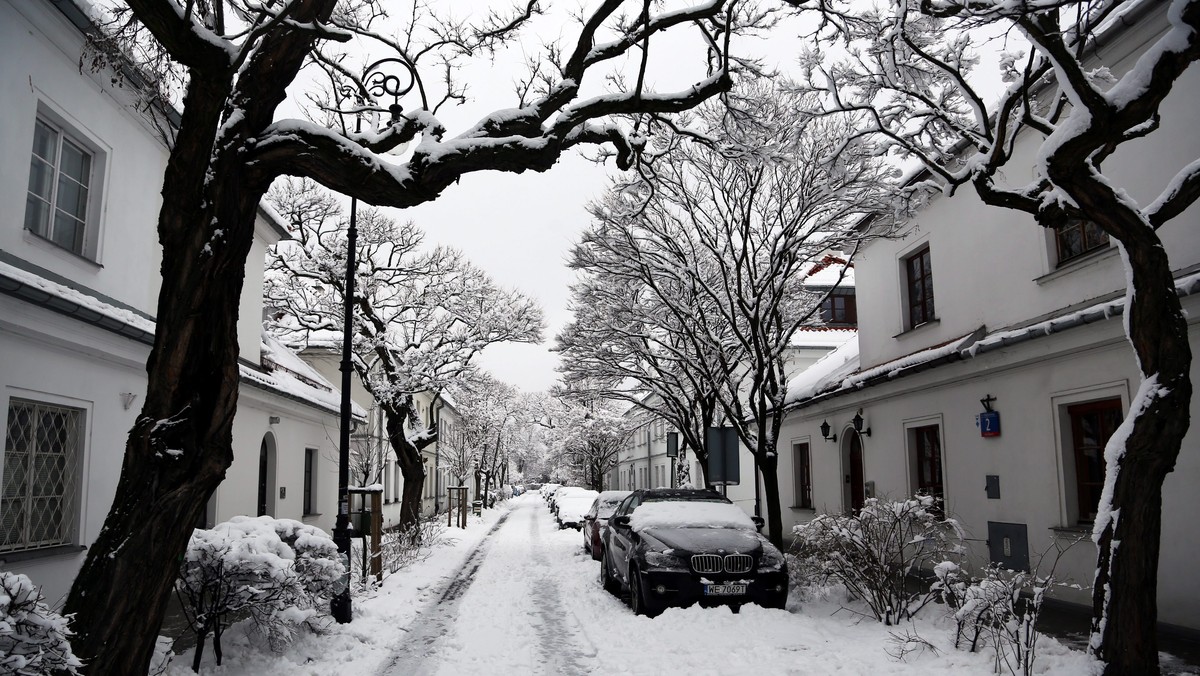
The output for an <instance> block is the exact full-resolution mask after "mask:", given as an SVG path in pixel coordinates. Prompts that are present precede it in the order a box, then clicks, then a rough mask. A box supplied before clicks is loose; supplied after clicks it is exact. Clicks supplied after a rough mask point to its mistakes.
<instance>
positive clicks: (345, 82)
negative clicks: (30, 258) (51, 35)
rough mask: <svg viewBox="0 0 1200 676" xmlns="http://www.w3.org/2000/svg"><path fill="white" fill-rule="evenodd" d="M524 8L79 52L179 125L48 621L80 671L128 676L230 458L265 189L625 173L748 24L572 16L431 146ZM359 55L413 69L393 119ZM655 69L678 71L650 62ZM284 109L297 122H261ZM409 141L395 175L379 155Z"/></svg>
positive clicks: (297, 19) (167, 7) (125, 11)
mask: <svg viewBox="0 0 1200 676" xmlns="http://www.w3.org/2000/svg"><path fill="white" fill-rule="evenodd" d="M543 4H544V3H542V2H537V1H536V0H531V1H530V2H527V3H523V4H521V5H520V6H518V7H517V8H515V10H508V11H500V12H487V11H486V10H485V11H484V14H485V16H484V18H483V19H481V20H480V21H479V22H476V23H474V24H469V23H465V22H455V21H451V20H448V19H446V18H444V17H439V16H438V15H436V14H435V10H436V8H435V7H433V5H432V3H420V2H418V3H412V4H409V5H408V7H407V8H405V9H403V10H402V12H401V14H398V15H395V16H389V15H388V7H387V6H386V5H385V3H382V2H378V1H376V0H276V1H274V2H259V1H258V0H205V1H200V2H196V1H193V0H127V2H126V5H125V6H122V7H121V11H119V12H118V13H117V14H116V16H115V19H114V20H113V21H112V22H111V23H110V24H109V25H108V26H105V27H103V31H102V32H103V33H104V35H105V36H106V39H102V40H101V41H100V42H101V43H102V45H101V46H102V48H101V49H100V50H98V52H99V53H105V54H120V55H122V58H124V57H126V56H129V55H132V58H134V60H136V61H138V62H140V64H144V65H145V67H146V70H147V71H148V72H149V73H150V74H149V75H148V77H146V78H144V80H145V82H144V83H142V85H144V86H150V87H151V88H152V90H153V91H154V92H156V93H161V94H162V95H163V97H165V98H167V99H168V100H171V99H172V97H174V99H173V100H175V101H177V102H178V103H179V105H180V106H181V114H180V115H179V116H178V118H177V119H178V123H177V125H176V126H174V127H173V128H172V130H171V131H172V132H173V133H172V134H171V135H170V136H171V137H170V142H171V146H170V155H169V158H168V161H167V168H166V172H165V176H164V180H163V186H162V191H161V193H162V196H163V200H162V207H161V209H160V212H159V219H158V238H159V242H160V244H161V245H162V263H161V271H162V277H163V280H162V286H161V289H160V291H159V293H158V307H157V310H156V313H155V315H156V318H157V325H156V333H155V342H154V346H153V349H152V352H151V354H150V358H149V360H148V363H147V365H146V368H147V374H148V377H147V381H148V382H147V393H146V397H145V399H144V404H143V407H142V411H141V413H140V415H139V416H138V418H137V420H136V422H135V424H134V426H133V428H132V429H131V431H130V434H129V437H128V440H127V444H126V450H125V458H124V462H123V464H122V469H121V476H120V479H119V481H118V485H117V489H116V492H115V495H114V498H113V503H112V508H111V511H110V512H109V514H108V516H107V518H106V521H105V524H104V526H103V528H102V530H101V532H100V534H99V535H98V537H97V538H96V540H95V541H94V542H93V543H92V544H91V546H90V547H89V548H88V552H87V557H86V560H85V562H84V564H83V566H82V568H81V570H80V572H79V574H78V575H77V576H76V580H75V583H74V585H73V587H72V590H71V593H70V595H69V597H68V600H67V603H66V611H67V612H68V613H71V614H74V616H75V626H76V628H77V631H78V635H77V637H76V640H75V646H76V649H77V651H78V654H79V655H80V656H81V657H82V658H83V659H84V661H85V662H86V663H87V664H88V667H87V668H88V670H89V671H90V672H92V673H103V674H109V673H114V674H115V673H141V672H144V671H145V670H146V667H147V665H148V664H149V662H150V659H151V657H152V655H153V649H154V637H155V635H156V629H157V627H158V626H159V625H160V624H161V620H162V617H163V613H164V611H165V608H166V604H167V602H168V600H169V596H170V590H171V583H172V579H171V578H172V574H173V570H174V568H175V565H174V564H175V561H177V560H178V557H179V556H180V554H181V553H182V552H183V551H184V548H185V547H186V545H187V540H188V537H189V535H190V533H191V527H192V524H194V523H195V522H196V520H197V519H198V518H199V517H200V515H201V514H203V510H204V506H205V504H206V503H207V501H208V499H209V496H210V495H211V494H212V493H213V491H214V490H215V488H216V487H217V485H218V484H219V483H220V481H221V479H222V477H224V475H225V470H226V469H227V468H228V467H229V466H230V463H231V461H232V424H233V418H234V412H235V410H236V407H237V393H238V390H237V388H238V364H237V321H236V319H237V307H238V300H239V297H240V295H241V290H242V284H243V279H244V271H245V265H246V256H247V253H248V251H249V250H250V245H251V242H252V239H253V231H254V220H255V216H256V210H257V209H258V205H259V201H260V199H261V198H262V196H263V194H264V193H265V192H266V191H267V189H268V187H269V186H270V185H271V183H272V182H273V181H274V180H275V179H276V178H277V177H280V176H284V175H291V176H299V177H306V178H310V179H312V180H315V181H317V182H319V183H321V184H323V185H325V186H326V187H329V188H331V189H333V190H336V191H339V192H341V193H344V194H346V195H351V196H353V197H356V198H358V199H360V200H362V201H364V202H366V203H369V204H374V205H379V206H391V207H408V206H413V205H417V204H421V203H424V202H428V201H430V200H433V199H436V198H437V197H438V196H439V195H440V194H441V193H442V191H443V190H445V189H446V188H448V187H449V186H451V185H453V184H454V183H455V182H457V181H458V180H459V179H460V178H462V177H463V176H465V175H468V174H471V173H473V172H477V171H484V170H497V171H507V172H518V173H519V172H524V171H528V170H532V171H545V170H547V169H549V168H550V167H551V166H552V165H554V164H555V162H556V161H557V160H558V158H559V157H560V156H561V155H562V153H564V152H567V151H568V150H569V149H571V148H574V147H579V146H589V145H603V146H604V147H606V148H612V149H615V153H616V159H617V164H618V166H620V167H623V168H627V167H630V166H632V165H633V164H634V162H635V156H636V154H637V148H638V143H637V141H636V137H634V136H633V135H632V134H631V133H630V132H631V131H632V124H624V123H622V122H621V121H620V120H619V119H618V117H619V116H627V115H628V116H659V115H669V114H671V113H675V112H678V111H682V110H686V109H689V108H691V107H693V106H695V105H696V104H698V103H700V102H701V101H704V100H705V99H708V98H710V97H712V96H715V95H717V94H719V93H721V92H723V91H725V90H727V89H728V88H729V86H730V85H731V82H732V79H731V73H732V72H733V71H734V70H735V68H736V67H737V63H736V60H734V59H732V58H731V55H730V52H729V45H730V42H731V39H732V36H733V35H735V34H737V33H739V32H740V31H742V30H743V29H744V24H745V22H746V21H751V22H755V21H762V15H761V14H758V13H756V12H752V11H751V12H746V11H742V9H741V5H740V4H738V0H712V1H706V2H700V3H697V4H694V5H685V6H682V7H672V8H671V9H670V10H660V9H659V7H658V5H656V4H653V3H643V2H634V1H633V0H603V1H598V2H595V3H591V4H589V6H588V7H585V8H583V9H582V11H581V12H580V13H579V15H578V21H576V22H575V23H574V24H572V25H571V26H570V27H569V28H564V29H563V30H562V31H561V33H560V34H561V35H562V36H563V37H562V38H561V41H558V42H551V43H550V44H548V45H547V46H546V48H545V49H542V50H540V51H539V50H533V51H531V53H532V54H533V55H534V56H533V57H532V58H533V60H534V62H535V63H536V70H535V72H534V73H533V74H532V75H530V76H529V77H528V78H526V79H525V80H523V81H522V82H524V83H525V84H524V86H522V87H520V90H519V91H518V96H517V99H516V105H515V106H513V105H506V106H501V107H498V108H497V109H496V111H495V112H493V113H491V114H488V115H486V116H484V117H483V119H481V120H480V121H479V123H478V124H476V125H475V126H472V127H470V128H468V129H466V130H463V131H462V132H461V133H459V134H457V135H451V134H450V133H448V130H447V129H446V128H445V126H444V125H443V124H442V123H441V122H440V121H439V120H438V119H437V117H436V116H435V114H436V113H437V109H438V107H439V106H440V105H441V104H442V103H444V102H447V101H455V100H458V99H461V98H462V97H463V96H464V90H465V86H466V83H464V82H461V81H458V80H457V79H456V75H457V74H458V73H459V72H461V71H460V70H459V69H458V68H457V65H459V62H460V61H461V59H463V58H466V57H468V56H471V55H474V54H482V55H486V54H488V53H490V51H491V50H495V49H500V48H503V47H505V45H508V44H514V41H515V40H517V39H518V36H519V34H520V31H522V29H523V28H525V27H526V24H527V23H529V22H530V21H531V20H532V19H533V18H536V16H537V15H538V14H539V13H540V12H541V10H542V8H543V7H542V5H543ZM684 31H690V32H691V35H693V36H694V38H695V39H696V41H697V42H698V43H699V44H700V46H701V49H700V52H699V56H698V61H699V63H697V64H696V65H697V69H696V70H695V72H697V73H702V74H703V75H701V76H698V77H697V79H695V80H694V81H693V82H691V83H690V84H689V85H688V86H685V87H683V88H682V89H680V90H678V91H654V90H653V89H652V88H651V87H650V86H649V85H648V84H647V82H646V79H645V78H644V77H643V74H644V73H645V72H646V68H647V67H648V63H649V57H650V55H652V54H654V55H656V56H655V58H656V59H657V58H658V56H657V55H658V54H659V52H656V51H652V50H650V49H649V47H650V44H651V42H653V43H655V45H657V44H659V43H660V41H659V40H658V38H659V37H660V36H662V35H664V34H668V33H669V34H675V33H682V32H684ZM363 53H371V54H372V55H373V56H374V57H376V58H380V57H387V58H394V59H398V60H399V61H398V63H399V64H401V65H402V66H403V68H402V70H411V71H412V77H413V87H412V93H411V95H410V98H412V99H413V100H415V101H416V103H415V104H412V103H410V104H409V105H410V106H412V109H411V110H410V111H408V112H405V111H404V110H403V109H402V108H401V107H400V106H401V104H400V102H399V101H395V100H392V101H386V100H385V101H375V100H373V98H372V97H371V91H372V89H375V90H377V89H378V87H377V85H378V84H379V83H378V82H364V81H363V80H362V79H361V77H360V76H359V75H358V74H357V71H358V67H357V64H358V63H359V62H358V57H355V56H353V55H354V54H363ZM661 56H662V57H663V58H672V59H677V58H678V57H677V56H672V55H670V54H668V53H667V52H666V50H662V54H661ZM625 57H632V58H625ZM306 65H311V66H315V67H316V68H317V69H318V70H317V72H320V73H324V74H325V75H327V76H328V79H329V80H330V83H329V84H330V86H329V88H328V89H327V94H326V95H324V96H321V95H317V96H313V97H311V98H308V97H306V96H305V95H304V94H303V93H302V92H303V91H304V87H302V86H295V87H293V85H294V84H297V76H298V75H299V74H300V71H301V69H302V68H304V67H305V66H306ZM147 83H148V85H147ZM585 87H589V88H590V91H588V94H587V95H586V96H581V92H583V91H585ZM385 88H390V89H393V90H394V91H396V92H399V91H400V89H403V86H401V87H400V88H399V89H397V88H395V87H385ZM298 92H300V93H299V94H298ZM347 92H348V95H347V94H346V93H347ZM285 102H288V103H289V104H290V105H293V107H299V108H304V109H306V110H307V111H308V113H309V117H310V119H312V120H316V123H314V122H312V121H308V120H294V119H278V118H279V115H280V110H281V106H282V105H283V104H284V103H285ZM381 111H382V112H383V113H384V116H385V117H386V122H385V123H384V124H383V126H382V128H371V129H368V130H366V131H364V132H362V133H359V132H358V130H357V128H354V129H353V130H352V129H351V126H352V125H350V124H348V123H347V122H342V121H340V120H341V119H342V117H341V116H340V115H338V113H351V114H354V113H365V114H373V113H377V112H381ZM418 138H419V139H420V143H417V144H415V145H414V147H413V150H412V151H411V155H410V156H408V158H407V159H405V160H397V161H396V162H393V161H390V160H384V159H381V158H380V156H379V154H381V153H384V152H386V151H388V150H392V149H395V148H398V147H400V146H401V145H403V144H406V143H409V142H410V141H416V140H417V139H418ZM631 138H633V139H634V140H631ZM163 448H170V449H178V450H181V451H182V453H171V454H164V453H161V452H160V451H161V449H163ZM164 458H165V459H164Z"/></svg>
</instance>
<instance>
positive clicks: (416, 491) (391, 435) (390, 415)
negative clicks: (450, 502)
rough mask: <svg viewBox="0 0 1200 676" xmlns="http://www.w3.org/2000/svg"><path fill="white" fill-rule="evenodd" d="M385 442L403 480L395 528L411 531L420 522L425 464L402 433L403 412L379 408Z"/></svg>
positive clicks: (405, 417)
mask: <svg viewBox="0 0 1200 676" xmlns="http://www.w3.org/2000/svg"><path fill="white" fill-rule="evenodd" d="M383 412H384V420H385V423H384V424H385V425H386V427H387V435H388V440H389V442H390V443H391V445H392V451H393V452H395V454H396V464H397V465H399V466H400V475H401V476H402V477H404V487H403V488H402V489H401V491H400V521H399V523H398V526H397V527H398V528H399V530H400V531H401V532H405V533H407V532H410V531H413V530H414V529H415V527H416V525H417V524H418V523H420V521H421V496H422V494H423V492H424V490H425V464H424V463H423V462H421V451H420V449H418V448H417V447H416V446H414V445H413V444H412V443H411V442H409V441H408V437H407V436H406V435H405V433H404V421H405V420H407V419H408V416H407V415H405V413H404V412H403V411H398V410H393V409H389V408H388V407H384V408H383Z"/></svg>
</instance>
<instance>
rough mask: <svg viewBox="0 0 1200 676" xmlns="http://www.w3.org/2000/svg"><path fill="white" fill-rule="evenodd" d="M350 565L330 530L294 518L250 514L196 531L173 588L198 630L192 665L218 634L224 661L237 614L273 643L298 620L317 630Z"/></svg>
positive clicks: (286, 636)
mask: <svg viewBox="0 0 1200 676" xmlns="http://www.w3.org/2000/svg"><path fill="white" fill-rule="evenodd" d="M344 572H345V567H344V566H343V564H342V561H341V559H340V558H339V557H338V553H337V547H336V545H334V544H333V540H331V539H330V538H329V536H328V535H326V534H325V532H324V531H322V530H320V529H319V528H315V527H313V526H308V525H305V524H303V523H300V522H299V521H294V520H292V519H274V518H271V517H269V516H260V517H255V518H251V517H245V516H237V517H234V518H233V519H231V520H229V521H227V522H225V523H220V524H217V525H216V526H215V527H213V528H212V529H211V530H203V529H197V530H196V531H195V532H193V533H192V539H191V541H190V542H189V543H188V549H187V553H186V554H185V555H184V560H183V564H182V566H181V567H180V571H179V579H178V580H177V581H176V583H175V590H176V593H177V594H178V596H179V599H180V602H181V604H182V605H183V609H184V614H185V616H186V617H187V620H188V623H189V625H190V626H191V629H192V631H194V632H195V633H196V653H195V656H194V658H193V661H192V669H193V670H194V671H199V668H200V661H201V658H202V655H203V650H204V642H205V640H206V639H207V638H208V635H209V634H212V636H213V652H214V653H215V654H216V657H217V664H220V663H221V659H222V653H221V634H222V633H223V632H224V630H225V628H226V627H227V626H228V624H229V621H230V620H231V619H232V617H231V616H243V615H248V616H249V617H250V618H251V619H253V620H254V623H255V627H256V628H257V629H258V630H259V631H261V632H262V633H263V634H264V635H265V636H266V638H267V640H268V642H269V643H270V645H271V647H272V648H276V649H278V648H280V647H281V646H282V645H284V644H286V643H287V642H288V641H290V640H291V638H292V636H293V633H294V631H295V629H296V628H297V627H299V626H300V625H307V626H309V627H310V628H317V626H319V625H318V623H319V622H320V620H321V618H322V614H323V612H324V610H325V608H326V607H327V601H328V599H329V598H330V597H331V596H332V595H333V594H335V593H336V592H337V591H338V590H339V582H340V580H341V578H342V575H343V573H344Z"/></svg>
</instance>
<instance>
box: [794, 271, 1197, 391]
mask: <svg viewBox="0 0 1200 676" xmlns="http://www.w3.org/2000/svg"><path fill="white" fill-rule="evenodd" d="M1175 291H1176V293H1178V294H1179V295H1180V296H1189V295H1191V294H1194V293H1198V292H1200V272H1195V271H1193V272H1191V273H1189V274H1185V275H1183V276H1181V277H1179V278H1177V279H1176V280H1175ZM1124 312H1125V298H1124V297H1123V296H1122V297H1119V298H1115V299H1111V300H1105V301H1101V302H1097V303H1093V304H1090V305H1088V306H1086V307H1083V308H1081V309H1075V310H1071V311H1066V312H1060V313H1058V314H1056V315H1054V316H1052V317H1050V318H1048V319H1044V320H1041V321H1036V322H1033V323H1030V324H1027V325H1025V326H1019V327H1015V328H1007V329H1001V330H997V331H992V332H990V333H989V332H986V331H985V330H984V329H983V328H982V327H981V328H980V329H979V330H977V331H975V332H973V333H970V334H967V335H965V336H961V337H959V338H955V339H954V340H951V341H948V342H946V343H942V344H940V345H935V346H933V347H929V348H926V349H924V350H921V351H919V352H914V353H912V354H908V355H905V356H903V357H900V358H898V359H893V360H891V361H889V362H887V363H884V364H879V365H877V366H873V367H871V368H868V369H865V370H859V359H858V357H859V352H858V340H857V338H855V339H853V340H850V341H847V342H846V343H845V344H843V345H842V346H841V347H839V348H837V349H835V350H833V351H832V352H830V353H829V354H827V355H825V356H824V357H822V358H821V359H819V360H818V361H817V362H816V363H815V364H813V365H812V366H810V367H808V368H807V369H805V370H804V371H802V372H800V373H798V374H796V377H794V378H792V379H791V381H790V382H789V383H788V393H787V398H786V399H785V406H787V407H789V408H796V407H801V406H804V405H807V404H810V403H813V402H815V401H817V400H821V399H825V398H829V397H834V396H839V395H841V394H845V393H848V392H853V391H855V390H860V389H863V388H865V387H868V386H870V385H875V384H878V383H881V382H887V381H891V380H894V379H896V378H900V377H902V376H906V375H909V374H911V373H914V372H916V371H917V370H921V369H923V368H930V367H933V366H937V365H941V364H943V363H948V362H951V361H959V360H963V359H973V358H975V357H976V356H978V355H980V354H984V353H986V352H990V351H992V350H994V349H997V348H1000V347H1006V346H1009V345H1013V344H1016V343H1022V342H1025V341H1026V340H1033V339H1035V338H1040V337H1043V336H1048V335H1050V334H1053V333H1059V332H1062V331H1065V330H1067V329H1071V328H1074V327H1076V326H1082V325H1084V324H1091V323H1093V322H1097V321H1104V320H1107V319H1111V318H1113V317H1119V316H1121V315H1122V314H1124Z"/></svg>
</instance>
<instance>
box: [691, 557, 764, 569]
mask: <svg viewBox="0 0 1200 676" xmlns="http://www.w3.org/2000/svg"><path fill="white" fill-rule="evenodd" d="M753 567H754V557H752V556H750V555H749V554H727V555H726V556H721V555H720V554H695V555H693V556H692V570H694V571H696V572H697V573H722V572H724V573H747V572H749V571H750V569H751V568H753Z"/></svg>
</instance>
